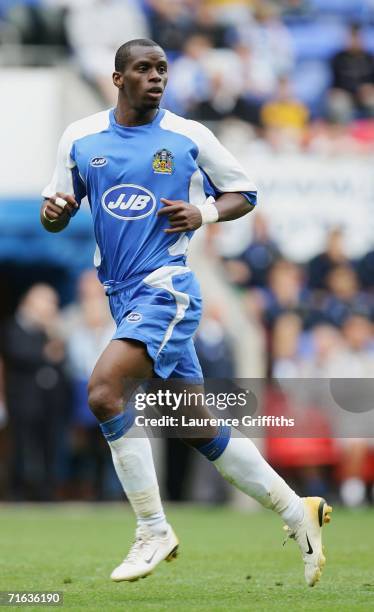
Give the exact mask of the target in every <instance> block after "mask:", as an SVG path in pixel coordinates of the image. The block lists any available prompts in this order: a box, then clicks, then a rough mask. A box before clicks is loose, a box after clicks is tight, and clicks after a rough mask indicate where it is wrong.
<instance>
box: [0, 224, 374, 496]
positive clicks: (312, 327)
mask: <svg viewBox="0 0 374 612" xmlns="http://www.w3.org/2000/svg"><path fill="white" fill-rule="evenodd" d="M216 257H217V258H218V261H219V262H220V265H221V266H222V270H223V272H224V274H225V277H226V280H227V282H228V283H230V285H232V287H233V288H234V289H235V291H237V292H239V295H240V300H241V302H242V306H243V309H244V311H245V313H246V316H247V317H248V320H250V321H251V322H252V324H254V325H255V326H256V328H257V329H258V331H259V333H260V334H262V336H263V338H264V343H265V346H266V350H265V354H266V356H267V363H266V370H267V374H266V376H265V379H264V380H268V384H267V388H266V390H265V394H264V396H263V399H262V401H263V406H264V410H265V411H268V412H269V414H275V415H277V414H281V415H285V416H295V415H296V414H297V418H298V420H299V422H300V420H301V433H300V437H303V440H302V443H301V444H300V439H299V438H288V437H287V434H286V433H285V432H283V436H285V437H282V434H281V435H279V437H274V435H276V433H274V431H273V432H272V433H271V434H270V432H269V437H268V438H267V439H266V440H265V452H266V454H267V456H268V457H269V459H270V460H271V461H272V463H273V464H274V465H275V466H276V467H277V468H278V469H279V470H281V471H282V473H283V474H285V475H287V477H288V478H290V479H291V480H293V481H296V482H297V483H298V486H299V488H300V489H301V490H303V491H304V492H305V493H306V494H327V493H329V494H330V495H331V494H332V493H331V492H334V491H335V493H336V495H337V496H338V495H339V498H340V500H341V501H342V502H343V503H345V504H347V505H349V506H355V505H359V504H361V503H363V502H364V501H365V500H370V499H371V500H373V498H372V497H371V495H373V493H374V489H373V492H372V493H370V487H371V486H372V485H373V482H374V445H373V443H372V440H370V439H369V438H365V437H363V436H364V435H365V431H366V430H365V431H364V432H363V431H359V432H357V431H356V429H355V425H354V421H353V429H352V425H349V424H348V426H347V427H348V429H347V428H346V429H345V431H343V433H342V432H341V424H339V426H338V427H337V428H336V427H335V428H334V424H333V423H332V422H331V420H329V418H328V415H327V414H324V404H323V401H322V402H320V403H318V401H317V405H318V410H317V411H316V410H315V408H316V406H314V407H313V406H311V402H310V400H308V401H307V402H306V403H305V402H304V404H303V405H302V406H301V412H300V405H299V402H298V400H297V398H296V397H293V395H292V393H291V394H288V395H287V393H286V395H285V394H284V393H283V392H281V391H280V390H279V388H277V385H276V384H274V381H284V380H286V379H287V380H288V379H293V380H294V381H300V380H301V381H303V380H305V379H309V380H314V381H315V383H316V387H317V388H318V386H319V384H320V380H321V379H331V380H334V379H357V380H358V381H359V382H361V381H364V380H365V379H372V380H373V379H374V336H373V319H374V303H373V293H372V278H373V265H374V253H373V252H371V253H368V254H367V255H366V256H365V257H364V258H362V259H360V260H359V261H351V260H350V259H349V258H348V257H347V255H346V252H345V248H344V241H343V235H342V232H341V230H340V229H339V228H334V229H332V231H331V232H330V234H329V235H328V240H327V244H326V248H325V250H324V251H323V252H322V253H320V254H319V255H317V256H316V257H314V258H313V259H312V260H311V261H309V262H307V263H306V264H305V265H303V266H301V265H299V264H295V263H294V262H291V261H289V260H287V259H286V258H284V257H283V256H282V253H281V250H280V247H279V245H277V243H276V242H275V241H274V240H273V239H271V238H270V237H269V233H268V229H267V224H266V221H265V219H264V218H263V217H262V216H261V213H256V215H255V217H254V227H253V235H252V237H251V240H250V242H249V244H248V247H247V248H246V249H245V251H244V252H243V253H242V254H241V255H240V256H238V257H236V258H233V259H229V258H221V257H220V256H219V255H218V254H216ZM112 334H113V322H112V320H111V317H110V314H109V311H108V306H107V302H106V297H105V295H104V293H103V289H102V287H101V285H100V284H99V282H98V280H97V278H96V273H95V272H94V271H93V270H88V271H86V272H84V273H83V274H82V275H81V277H80V278H79V282H78V286H77V298H76V301H75V302H73V303H71V304H69V305H68V306H65V307H64V308H62V309H60V308H59V303H58V295H57V293H56V291H55V290H54V289H53V288H52V287H51V286H49V285H46V284H36V285H32V286H31V287H30V288H29V289H28V290H27V292H26V293H25V295H24V296H23V298H22V299H21V301H20V303H19V306H18V308H17V310H16V312H15V314H14V316H12V317H10V318H9V319H7V320H6V321H4V322H3V324H2V326H1V331H0V356H1V366H2V367H1V377H0V379H1V382H0V389H1V390H2V392H1V398H2V399H1V402H0V406H1V407H0V466H1V469H0V499H1V498H6V499H8V498H10V499H15V500H25V499H28V500H30V499H31V500H56V499H94V500H105V499H117V498H121V496H122V493H121V490H120V488H119V486H118V483H117V481H116V478H115V475H114V472H113V470H112V467H111V464H110V456H109V453H108V450H107V448H106V443H105V441H104V440H103V438H102V436H101V434H100V431H99V428H98V426H97V423H96V419H95V418H94V417H93V416H92V414H91V413H90V410H89V408H88V404H87V382H88V379H89V376H90V373H91V372H92V370H93V367H94V365H95V362H96V360H97V358H98V356H99V355H100V353H101V352H102V351H103V349H104V348H105V346H106V345H107V343H108V342H109V340H110V338H111V336H112ZM195 343H196V348H197V351H198V355H199V358H200V361H201V364H202V367H203V372H204V375H205V377H206V378H207V379H208V378H214V379H221V378H222V379H232V378H234V377H235V376H236V367H235V358H234V354H235V349H236V347H235V342H234V340H233V338H232V337H231V336H230V332H229V331H228V330H227V328H226V326H225V322H224V318H223V316H222V310H221V307H220V303H219V301H218V302H214V303H213V302H210V303H209V302H208V303H207V304H206V308H205V313H204V316H203V319H202V321H201V324H200V327H199V330H198V333H197V335H196V338H195ZM360 393H361V391H359V395H358V397H359V398H360V397H361V396H360ZM371 394H372V390H371ZM371 396H372V395H371ZM370 406H371V402H369V407H367V406H364V405H363V404H362V405H360V406H358V407H357V412H362V411H366V412H367V415H366V417H365V418H367V432H368V434H367V435H368V436H371V435H372V431H373V420H374V419H373V411H372V410H370ZM312 408H313V410H312ZM298 410H299V412H298ZM308 419H310V423H312V424H313V427H314V428H315V427H317V430H318V434H317V433H315V434H313V435H318V436H319V437H318V438H317V437H310V438H304V436H305V435H308V431H309V426H308V425H307V421H308ZM313 431H316V430H315V429H313ZM370 432H371V433H370ZM278 433H279V432H278ZM356 435H357V437H356ZM339 436H346V437H345V438H343V437H341V438H339ZM352 436H355V437H352ZM163 445H164V452H163V455H164V460H165V461H164V463H165V464H164V469H163V473H164V474H165V486H166V491H167V495H168V497H169V498H170V499H173V500H181V499H185V498H186V495H187V498H188V499H190V498H191V495H192V498H194V493H193V491H192V492H191V491H190V492H189V493H188V494H186V482H187V481H188V476H189V471H190V467H191V461H192V459H193V457H192V456H193V455H194V453H193V451H191V450H190V449H189V448H187V447H185V446H183V445H182V444H181V443H180V442H179V441H178V440H164V441H163ZM209 482H210V484H211V485H212V482H211V481H209ZM208 497H209V498H208V499H207V496H206V495H205V497H204V501H211V502H213V501H217V502H218V501H222V491H221V490H220V483H219V482H218V481H217V482H216V483H215V485H214V486H212V491H211V494H210V496H208Z"/></svg>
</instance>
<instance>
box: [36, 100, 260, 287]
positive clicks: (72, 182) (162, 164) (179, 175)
mask: <svg viewBox="0 0 374 612" xmlns="http://www.w3.org/2000/svg"><path fill="white" fill-rule="evenodd" d="M56 192H63V193H67V194H72V195H74V196H75V198H76V200H77V202H78V203H79V204H80V203H81V201H82V199H83V198H84V197H85V196H87V198H88V202H89V205H90V208H91V213H92V218H93V226H94V232H95V237H96V242H97V247H98V248H97V250H96V253H95V258H94V262H95V265H96V266H97V268H98V273H99V278H100V280H101V282H103V283H104V285H105V286H106V287H108V288H115V287H118V286H119V285H120V284H121V283H123V282H124V281H127V280H128V279H129V278H131V277H134V276H138V275H142V274H144V275H146V274H148V273H150V272H152V271H153V270H155V269H156V268H159V267H161V266H165V265H184V264H185V260H186V254H187V248H188V243H189V240H190V238H191V236H192V234H193V232H183V233H181V234H165V232H163V229H165V228H167V227H169V222H168V219H167V217H165V216H161V217H158V216H157V211H158V210H159V209H160V208H162V207H163V206H164V205H163V204H162V202H161V201H160V199H161V198H168V199H170V200H184V201H186V202H190V203H191V204H198V205H201V204H204V202H206V201H207V199H209V200H210V201H211V198H212V197H214V198H215V197H217V196H218V195H219V194H221V193H224V192H241V193H243V194H244V195H245V196H246V197H247V199H248V200H249V202H251V203H252V204H255V203H256V187H255V185H254V184H253V182H252V181H251V180H250V179H249V178H248V176H247V174H246V173H245V172H244V170H243V168H242V167H241V166H240V164H239V163H238V162H237V161H236V159H235V158H234V157H233V156H232V155H231V153H229V152H228V151H227V149H225V148H224V147H223V146H222V145H221V144H220V143H219V141H218V140H217V139H216V137H215V136H214V135H213V134H212V132H211V131H210V130H209V129H208V128H206V127H205V126H203V125H202V124H200V123H198V122H196V121H191V120H187V119H184V118H182V117H179V116H178V115H175V114H174V113H171V112H169V111H166V110H163V109H160V110H159V111H158V113H157V114H156V116H155V117H154V119H153V121H152V122H151V123H147V124H146V125H141V126H136V127H125V126H123V125H120V124H118V123H117V122H116V119H115V114H114V110H113V109H112V110H106V111H103V112H100V113H97V114H95V115H91V116H90V117H86V118H85V119H82V120H80V121H76V122H75V123H72V124H71V125H70V126H69V127H68V128H67V129H66V130H65V132H64V134H63V136H62V138H61V140H60V144H59V148H58V154H57V165H56V169H55V172H54V175H53V178H52V180H51V182H50V183H49V185H48V186H47V187H46V188H45V189H44V190H43V194H42V195H43V196H44V197H46V198H48V197H52V196H54V195H55V194H56Z"/></svg>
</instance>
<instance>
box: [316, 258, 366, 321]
mask: <svg viewBox="0 0 374 612" xmlns="http://www.w3.org/2000/svg"><path fill="white" fill-rule="evenodd" d="M326 286H327V289H328V293H327V295H326V296H325V298H324V299H323V301H322V303H321V305H320V312H321V314H322V316H323V317H324V319H325V321H328V322H330V323H331V324H332V325H336V326H337V327H341V326H342V325H343V323H344V321H345V319H346V318H347V316H349V315H351V314H353V313H360V314H363V315H364V316H369V317H371V316H372V315H373V304H372V300H371V298H370V296H369V295H367V294H365V293H364V292H362V291H360V285H359V279H358V276H357V274H356V272H355V270H354V269H353V268H352V267H351V266H350V265H347V264H340V265H337V266H335V267H334V268H332V269H331V271H330V272H329V274H328V275H327V277H326Z"/></svg>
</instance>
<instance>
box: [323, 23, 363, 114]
mask: <svg viewBox="0 0 374 612" xmlns="http://www.w3.org/2000/svg"><path fill="white" fill-rule="evenodd" d="M331 71H332V90H331V92H330V97H329V114H330V117H332V118H334V119H335V120H337V121H338V122H341V121H342V122H347V121H349V120H351V119H353V118H354V117H355V116H359V117H373V116H374V57H373V55H372V54H371V53H369V52H368V51H366V50H365V48H364V45H363V42H362V37H361V29H360V26H358V25H356V24H354V25H352V26H351V28H350V36H349V40H348V44H347V47H346V48H345V49H343V50H342V51H339V53H337V54H336V55H335V56H334V57H333V58H332V60H331Z"/></svg>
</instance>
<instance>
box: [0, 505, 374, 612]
mask: <svg viewBox="0 0 374 612" xmlns="http://www.w3.org/2000/svg"><path fill="white" fill-rule="evenodd" d="M168 517H169V519H170V521H171V522H172V524H173V525H174V528H175V530H176V532H177V533H178V535H179V537H180V540H181V547H180V555H179V557H178V559H177V560H176V561H174V562H172V563H162V564H161V565H160V566H159V568H158V569H157V570H156V571H155V573H154V574H152V575H151V576H149V577H148V578H146V579H145V580H139V581H137V582H134V583H124V582H123V583H119V584H115V583H112V582H111V581H110V580H109V579H108V576H109V574H110V572H111V570H112V569H113V567H114V566H115V565H117V564H118V563H119V562H120V561H121V559H122V558H123V557H124V556H125V554H126V552H127V550H128V547H129V544H130V542H131V540H132V537H133V530H134V520H133V518H132V516H131V513H130V512H129V510H128V509H127V507H124V508H123V507H122V506H119V505H115V506H97V505H96V506H95V505H92V506H91V505H88V506H85V505H78V506H70V505H69V506H65V507H64V506H51V507H48V506H45V507H38V506H17V507H14V506H6V505H5V506H2V507H0V590H6V591H7V590H16V589H18V590H30V591H36V590H47V591H48V590H59V591H63V593H64V606H63V608H51V607H48V608H46V607H44V608H41V607H35V606H34V607H27V608H26V609H27V610H41V609H48V610H58V609H71V610H76V611H80V610H102V611H103V612H105V611H106V610H122V611H127V610H135V611H137V612H138V611H140V612H143V610H144V611H147V610H154V611H157V612H158V611H164V610H165V611H169V610H178V611H179V610H181V611H186V612H187V611H189V612H190V611H194V610H198V611H201V612H208V611H212V612H213V611H214V612H219V611H222V612H229V611H230V612H231V611H232V610H245V611H247V610H248V611H253V610H263V611H268V610H277V611H278V610H287V611H288V612H294V611H297V610H308V611H313V610H323V611H330V610H334V611H335V610H336V611H337V612H338V611H339V612H341V611H342V610H347V611H349V612H352V611H353V610H374V512H373V511H372V510H360V511H357V512H348V511H343V510H335V511H334V512H333V515H332V522H331V523H330V525H328V526H327V527H326V528H325V529H324V535H325V546H326V553H327V554H326V556H327V565H326V568H325V571H324V574H323V577H322V581H321V582H320V583H319V584H318V585H317V586H316V587H314V588H309V587H307V586H306V585H305V584H304V577H303V567H302V562H301V558H300V557H299V552H298V549H297V546H296V545H295V543H294V542H292V541H290V542H288V543H287V545H286V546H285V547H282V541H283V533H282V528H281V525H282V523H281V521H280V520H279V519H278V517H276V516H274V515H272V514H271V513H270V512H265V511H263V512H258V513H254V514H247V513H240V512H236V511H233V510H229V509H227V508H219V509H215V508H199V507H196V506H181V507H179V508H178V507H176V506H171V507H169V508H168Z"/></svg>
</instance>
